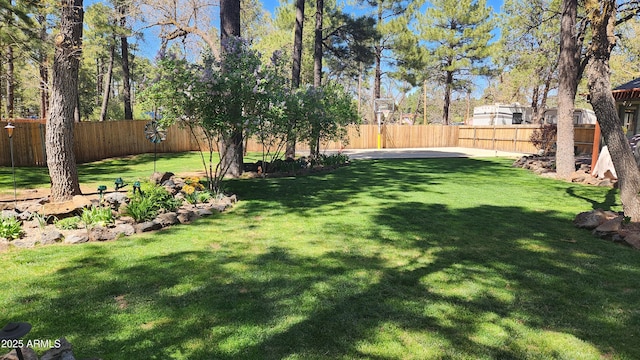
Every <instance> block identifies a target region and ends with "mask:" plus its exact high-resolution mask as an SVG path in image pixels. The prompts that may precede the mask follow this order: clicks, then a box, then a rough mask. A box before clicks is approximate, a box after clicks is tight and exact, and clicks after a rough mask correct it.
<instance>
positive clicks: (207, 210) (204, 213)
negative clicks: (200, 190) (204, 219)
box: [196, 208, 213, 216]
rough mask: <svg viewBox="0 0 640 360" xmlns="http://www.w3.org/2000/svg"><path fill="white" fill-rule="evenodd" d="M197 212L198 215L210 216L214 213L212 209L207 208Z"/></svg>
mask: <svg viewBox="0 0 640 360" xmlns="http://www.w3.org/2000/svg"><path fill="white" fill-rule="evenodd" d="M196 214H198V216H209V215H213V212H212V211H211V209H209V208H205V209H198V210H196Z"/></svg>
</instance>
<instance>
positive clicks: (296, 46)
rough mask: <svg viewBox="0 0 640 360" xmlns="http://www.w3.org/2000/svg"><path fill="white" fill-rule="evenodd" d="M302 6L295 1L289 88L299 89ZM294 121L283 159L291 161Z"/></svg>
mask: <svg viewBox="0 0 640 360" xmlns="http://www.w3.org/2000/svg"><path fill="white" fill-rule="evenodd" d="M304 5H305V0H296V26H295V31H294V38H293V66H292V68H291V88H292V89H294V90H295V89H298V88H299V87H300V72H301V69H302V30H303V29H304ZM295 127H296V119H290V125H289V139H287V149H286V150H285V157H286V158H287V159H293V158H295V156H296V133H295Z"/></svg>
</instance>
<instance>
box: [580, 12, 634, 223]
mask: <svg viewBox="0 0 640 360" xmlns="http://www.w3.org/2000/svg"><path fill="white" fill-rule="evenodd" d="M594 5H595V6H594ZM591 6H594V8H591V9H589V8H588V9H587V12H588V13H589V14H590V20H591V29H592V35H593V39H592V41H591V50H592V57H591V59H590V60H589V65H588V68H587V78H588V86H589V95H590V101H591V105H592V106H593V111H594V112H595V114H596V117H597V118H598V123H599V124H600V129H601V131H602V135H603V136H604V140H605V143H606V144H607V146H608V148H609V153H610V154H611V160H612V162H613V166H614V168H615V169H616V173H617V175H618V185H619V188H620V200H622V208H623V210H624V214H625V216H628V217H630V218H631V221H634V222H640V198H639V197H638V192H639V191H640V171H638V165H637V164H636V160H635V157H634V156H633V153H632V151H631V146H630V145H629V141H628V140H627V138H626V136H625V135H624V132H623V131H622V123H621V121H620V119H619V117H618V112H617V111H616V105H615V100H614V99H613V95H612V94H611V83H610V79H609V74H610V70H611V69H610V68H609V58H610V56H611V49H612V48H613V47H614V46H615V41H616V40H615V34H614V29H615V22H616V1H615V0H607V1H601V2H593V3H591Z"/></svg>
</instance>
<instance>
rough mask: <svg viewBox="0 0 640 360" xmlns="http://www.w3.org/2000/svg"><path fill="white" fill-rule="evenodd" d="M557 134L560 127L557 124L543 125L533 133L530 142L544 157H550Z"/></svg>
mask: <svg viewBox="0 0 640 360" xmlns="http://www.w3.org/2000/svg"><path fill="white" fill-rule="evenodd" d="M557 133H558V127H557V126H556V125H555V124H543V125H542V126H540V128H539V129H535V130H534V131H533V133H532V134H531V138H530V139H529V140H530V141H531V143H532V144H533V146H535V147H536V149H538V150H539V151H540V152H541V153H542V155H548V154H550V153H552V152H553V147H554V145H555V143H556V134H557Z"/></svg>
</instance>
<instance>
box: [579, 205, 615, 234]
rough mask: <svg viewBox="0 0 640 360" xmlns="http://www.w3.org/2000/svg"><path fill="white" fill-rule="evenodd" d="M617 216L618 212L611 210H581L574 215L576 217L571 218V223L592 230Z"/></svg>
mask: <svg viewBox="0 0 640 360" xmlns="http://www.w3.org/2000/svg"><path fill="white" fill-rule="evenodd" d="M618 216H619V214H617V213H615V212H613V211H608V210H607V211H605V210H602V209H596V210H592V211H586V212H581V213H580V214H578V215H576V218H575V219H574V220H573V224H574V225H575V226H577V227H579V228H583V229H589V230H592V229H595V228H597V227H598V226H600V225H602V224H604V223H605V222H607V221H609V220H611V219H615V218H616V217H618Z"/></svg>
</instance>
